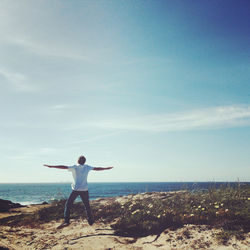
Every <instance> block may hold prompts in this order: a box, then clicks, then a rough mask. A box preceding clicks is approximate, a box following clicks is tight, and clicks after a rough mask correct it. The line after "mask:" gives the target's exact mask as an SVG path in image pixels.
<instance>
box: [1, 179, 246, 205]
mask: <svg viewBox="0 0 250 250" xmlns="http://www.w3.org/2000/svg"><path fill="white" fill-rule="evenodd" d="M241 184H244V185H245V184H246V185H249V182H247V183H241ZM225 185H230V186H236V185H238V183H237V182H110V183H107V182H105V183H104V182H98V183H93V182H92V183H89V184H88V187H89V195H90V199H91V200H94V199H98V198H105V197H114V196H124V195H129V194H138V193H145V192H160V191H164V192H166V191H178V190H190V191H192V192H197V191H198V190H208V189H210V188H219V187H221V186H225ZM70 193H71V184H70V183H11V184H7V183H5V184H0V199H4V200H10V201H12V202H15V203H20V204H22V205H30V204H41V203H43V202H48V203H50V202H53V201H55V200H60V199H67V198H68V196H69V194H70ZM78 200H79V198H78ZM79 201H80V200H79Z"/></svg>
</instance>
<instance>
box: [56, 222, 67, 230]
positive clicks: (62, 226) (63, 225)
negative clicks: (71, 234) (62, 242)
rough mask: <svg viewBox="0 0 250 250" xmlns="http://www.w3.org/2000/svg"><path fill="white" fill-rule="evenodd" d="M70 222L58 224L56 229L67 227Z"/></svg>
mask: <svg viewBox="0 0 250 250" xmlns="http://www.w3.org/2000/svg"><path fill="white" fill-rule="evenodd" d="M69 224H70V223H66V222H64V223H63V224H61V225H60V226H58V227H57V229H62V228H64V227H67V226H68V225H69Z"/></svg>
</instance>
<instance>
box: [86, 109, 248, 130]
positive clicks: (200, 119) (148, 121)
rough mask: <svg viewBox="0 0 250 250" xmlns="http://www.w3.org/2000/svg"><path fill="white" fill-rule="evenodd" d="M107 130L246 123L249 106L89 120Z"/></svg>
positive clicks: (213, 126) (177, 128) (179, 128)
mask: <svg viewBox="0 0 250 250" xmlns="http://www.w3.org/2000/svg"><path fill="white" fill-rule="evenodd" d="M91 125H92V126H94V127H97V128H100V129H108V130H127V131H148V132H168V131H181V130H196V129H221V128H228V127H240V126H250V106H241V105H237V106H220V107H213V108H206V109H199V110H192V111H187V112H182V113H175V114H156V115H148V116H137V117H126V119H124V118H119V119H107V120H102V121H98V122H93V123H91Z"/></svg>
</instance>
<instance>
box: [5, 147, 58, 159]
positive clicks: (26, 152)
mask: <svg viewBox="0 0 250 250" xmlns="http://www.w3.org/2000/svg"><path fill="white" fill-rule="evenodd" d="M12 150H14V151H15V150H16V147H13V149H12ZM19 151H20V149H19ZM21 151H22V152H21V154H20V152H19V153H15V154H11V155H8V156H5V158H6V159H9V160H26V159H36V158H37V157H41V156H48V155H55V154H56V153H58V152H61V149H59V148H48V147H43V148H37V149H34V148H23V149H22V150H21Z"/></svg>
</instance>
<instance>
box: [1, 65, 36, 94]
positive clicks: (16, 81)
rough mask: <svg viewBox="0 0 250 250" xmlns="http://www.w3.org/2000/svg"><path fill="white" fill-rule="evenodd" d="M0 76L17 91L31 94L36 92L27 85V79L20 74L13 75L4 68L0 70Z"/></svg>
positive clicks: (33, 87) (31, 86)
mask: <svg viewBox="0 0 250 250" xmlns="http://www.w3.org/2000/svg"><path fill="white" fill-rule="evenodd" d="M0 75H1V76H2V77H4V78H5V79H6V80H7V82H8V83H10V84H11V87H12V88H14V90H17V91H24V92H32V91H36V90H38V89H37V87H36V86H34V85H31V84H29V83H28V79H27V77H26V76H25V75H23V74H20V73H16V72H15V73H14V72H12V71H10V70H7V69H5V68H1V69H0Z"/></svg>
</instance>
